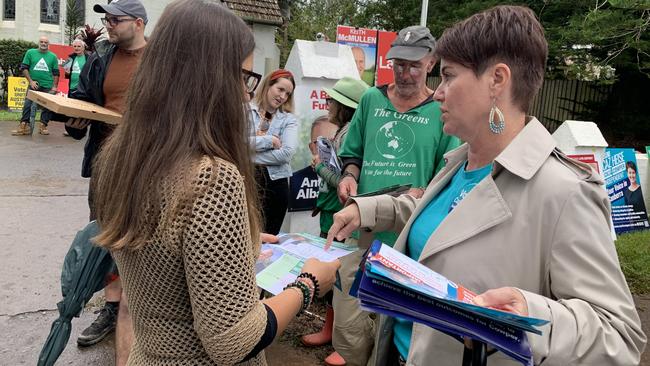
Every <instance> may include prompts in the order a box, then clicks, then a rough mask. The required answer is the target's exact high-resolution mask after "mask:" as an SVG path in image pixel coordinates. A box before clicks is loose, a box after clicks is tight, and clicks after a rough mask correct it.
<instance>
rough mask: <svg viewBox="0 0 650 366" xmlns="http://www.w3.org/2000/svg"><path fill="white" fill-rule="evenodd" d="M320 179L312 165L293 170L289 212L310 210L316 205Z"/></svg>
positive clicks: (290, 184)
mask: <svg viewBox="0 0 650 366" xmlns="http://www.w3.org/2000/svg"><path fill="white" fill-rule="evenodd" d="M318 180H319V178H318V175H316V172H315V171H314V169H313V168H312V167H311V166H308V167H305V168H303V169H300V170H298V171H296V172H293V175H292V176H291V179H289V209H288V211H289V212H296V211H310V210H313V209H314V208H315V207H316V199H317V198H318Z"/></svg>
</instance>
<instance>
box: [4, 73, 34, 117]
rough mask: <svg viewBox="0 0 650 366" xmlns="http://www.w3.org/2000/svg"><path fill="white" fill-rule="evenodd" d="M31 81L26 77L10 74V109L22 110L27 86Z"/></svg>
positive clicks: (8, 94)
mask: <svg viewBox="0 0 650 366" xmlns="http://www.w3.org/2000/svg"><path fill="white" fill-rule="evenodd" d="M28 86H29V83H28V82H27V79H26V78H23V77H18V76H10V77H9V79H8V80H7V107H8V108H9V109H10V110H12V111H13V110H16V111H20V110H22V109H23V105H24V104H25V96H26V95H27V87H28Z"/></svg>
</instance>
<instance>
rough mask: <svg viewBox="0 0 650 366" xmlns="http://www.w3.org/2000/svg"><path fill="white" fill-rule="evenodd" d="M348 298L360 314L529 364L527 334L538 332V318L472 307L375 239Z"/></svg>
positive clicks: (454, 287)
mask: <svg viewBox="0 0 650 366" xmlns="http://www.w3.org/2000/svg"><path fill="white" fill-rule="evenodd" d="M350 294H351V295H353V296H356V297H358V298H359V301H360V304H361V307H362V308H364V309H365V310H368V311H371V312H376V313H381V314H385V315H388V316H392V317H398V318H402V319H406V320H409V321H413V322H417V323H422V324H425V325H427V326H429V327H432V328H434V329H437V330H439V331H441V332H443V333H446V334H448V335H450V336H453V337H454V338H457V339H458V340H460V341H461V342H462V340H463V337H469V338H471V339H474V340H478V341H481V342H483V343H485V344H487V345H488V346H490V347H492V348H494V349H496V350H498V351H501V352H503V353H504V354H506V355H508V356H509V357H511V358H513V359H514V360H516V361H518V362H521V363H522V364H524V365H527V366H532V365H533V359H532V352H531V350H530V345H529V343H528V338H527V337H526V332H531V333H535V334H542V332H541V331H540V330H539V328H538V327H540V326H542V325H544V324H546V323H548V321H546V320H543V319H536V318H530V317H525V316H520V315H516V314H512V313H507V312H504V311H500V310H496V309H491V308H485V307H481V306H477V305H475V304H473V303H472V298H473V297H474V296H476V294H474V293H473V292H472V291H470V290H468V289H466V288H464V287H463V286H460V285H458V284H455V283H453V282H452V281H450V280H448V279H447V278H446V277H444V276H442V275H441V274H439V273H436V272H435V271H432V270H431V269H429V268H427V267H425V266H423V265H422V264H420V263H418V262H416V261H414V260H413V259H411V258H409V257H408V256H406V255H404V254H402V253H399V252H397V251H396V250H394V249H393V248H391V247H390V246H388V245H384V244H382V243H381V242H379V241H375V242H374V243H373V244H372V246H371V247H370V249H369V251H368V253H367V255H366V257H365V260H364V262H363V263H362V266H361V270H360V271H359V273H358V275H357V279H356V281H355V284H354V285H353V287H352V290H351V291H350Z"/></svg>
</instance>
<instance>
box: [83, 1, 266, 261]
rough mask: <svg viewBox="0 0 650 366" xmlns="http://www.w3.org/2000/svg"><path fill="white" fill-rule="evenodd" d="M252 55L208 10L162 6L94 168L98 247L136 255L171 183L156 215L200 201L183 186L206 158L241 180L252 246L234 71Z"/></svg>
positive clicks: (250, 186)
mask: <svg viewBox="0 0 650 366" xmlns="http://www.w3.org/2000/svg"><path fill="white" fill-rule="evenodd" d="M254 47H255V44H254V39H253V35H252V33H251V31H250V29H249V28H248V26H246V24H245V23H244V22H243V21H242V20H241V19H239V17H237V16H235V15H234V14H233V13H232V12H230V11H229V10H228V9H226V8H225V7H224V6H223V5H221V4H219V3H218V2H214V1H210V0H177V1H174V2H173V3H171V4H169V5H168V6H167V7H166V8H165V10H164V12H163V14H162V15H161V17H160V19H159V20H158V23H157V25H156V28H155V29H154V31H153V33H152V35H151V38H150V39H149V42H148V43H147V46H146V49H145V51H144V54H143V56H142V61H141V63H140V66H139V68H138V70H137V71H136V73H135V77H134V79H133V80H132V82H131V85H130V88H129V90H130V92H129V95H128V98H127V106H126V112H125V114H124V118H123V122H122V124H120V125H119V126H118V127H117V128H116V130H115V132H114V133H113V135H112V136H111V137H110V138H109V140H108V141H107V142H106V144H105V146H104V148H103V150H102V151H101V154H100V156H99V157H98V159H97V161H96V162H95V169H94V172H95V173H96V174H95V175H96V176H95V177H94V178H97V179H98V180H97V196H96V205H97V218H98V222H99V225H100V227H101V232H100V234H99V235H98V236H97V237H96V238H95V241H96V242H97V243H98V244H99V245H102V246H104V247H107V248H110V249H113V250H116V249H123V248H128V249H137V248H140V247H142V246H143V245H144V244H145V243H146V242H147V240H148V239H149V238H150V237H151V235H152V234H153V232H154V230H155V228H156V227H157V226H158V224H159V221H160V220H161V209H160V207H161V200H162V190H163V189H166V188H163V187H165V182H168V181H169V180H170V179H173V180H177V177H181V178H180V182H179V181H177V182H176V184H175V185H174V186H175V187H176V189H177V190H178V191H179V192H176V191H175V192H174V193H178V195H180V196H181V197H182V198H181V199H179V200H178V201H175V202H172V207H171V208H170V207H166V208H165V212H166V213H165V216H167V213H168V212H172V216H173V213H174V212H176V213H178V212H180V211H181V210H183V209H187V203H188V202H189V203H191V202H192V200H193V199H194V198H195V197H196V195H198V194H199V193H200V192H193V190H192V189H191V188H189V184H190V183H191V181H192V180H194V179H196V178H197V168H198V163H199V162H200V160H201V158H202V157H203V156H206V155H207V156H209V157H211V158H221V159H223V160H226V161H228V162H231V163H233V164H234V165H235V166H237V168H238V169H239V172H240V173H241V174H242V175H243V176H244V182H245V183H244V184H245V187H246V198H247V203H248V214H249V221H250V230H251V236H252V238H251V240H253V241H254V244H253V245H257V242H258V241H259V214H258V211H257V207H256V206H257V193H256V189H255V186H254V179H253V166H252V162H251V161H252V159H251V150H250V144H249V141H248V139H249V137H248V134H249V126H248V120H247V118H246V115H245V109H244V90H243V88H244V86H243V82H242V71H241V69H242V63H243V62H244V60H245V59H246V57H247V56H249V55H250V54H251V53H252V52H253V49H254ZM214 175H216V174H213V179H215V180H216V177H214ZM166 204H168V203H167V202H166ZM167 206H169V205H167ZM170 209H171V210H172V211H168V210H170Z"/></svg>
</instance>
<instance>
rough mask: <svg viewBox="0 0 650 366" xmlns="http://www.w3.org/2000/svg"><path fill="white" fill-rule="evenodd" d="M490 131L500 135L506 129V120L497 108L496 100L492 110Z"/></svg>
mask: <svg viewBox="0 0 650 366" xmlns="http://www.w3.org/2000/svg"><path fill="white" fill-rule="evenodd" d="M495 114H496V116H497V118H498V119H497V120H496V121H495V119H494V115H495ZM489 126H490V131H492V133H493V134H495V135H500V134H502V133H503V131H504V130H505V129H506V119H505V117H503V112H501V110H500V109H499V107H497V101H496V99H494V101H493V102H492V109H490V125H489Z"/></svg>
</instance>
